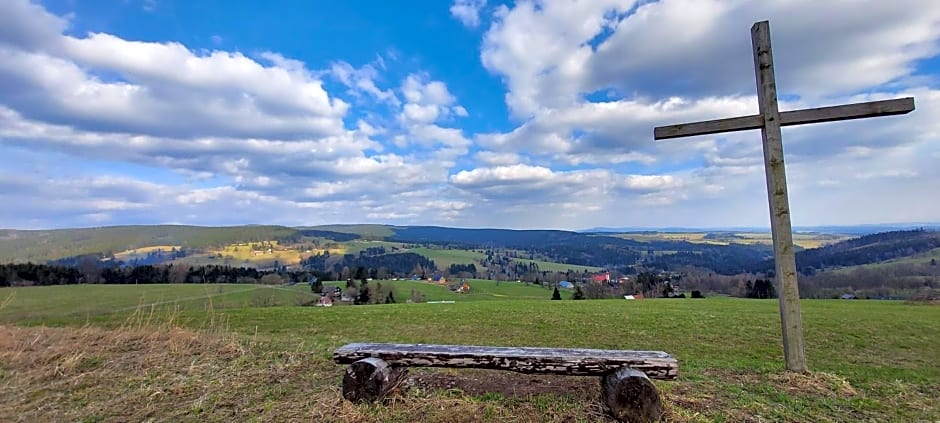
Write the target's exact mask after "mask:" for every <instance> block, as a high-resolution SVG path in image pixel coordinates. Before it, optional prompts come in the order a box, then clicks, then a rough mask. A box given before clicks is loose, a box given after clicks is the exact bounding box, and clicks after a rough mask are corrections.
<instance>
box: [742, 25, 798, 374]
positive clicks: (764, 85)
mask: <svg viewBox="0 0 940 423" xmlns="http://www.w3.org/2000/svg"><path fill="white" fill-rule="evenodd" d="M751 43H752V44H753V47H754V73H755V74H756V77H757V99H758V103H759V110H760V115H761V117H762V118H763V120H764V122H763V126H762V127H761V136H762V138H763V147H764V171H765V172H766V175H767V198H768V199H769V202H770V231H771V234H772V236H773V243H774V266H775V269H774V271H775V276H776V279H777V281H778V283H777V289H778V290H779V294H778V295H779V296H780V322H781V326H782V328H783V355H784V360H785V361H786V365H787V370H791V371H795V372H805V371H807V366H806V355H805V352H804V341H803V319H802V317H801V315H800V292H799V286H798V284H797V279H796V256H795V253H794V251H793V232H792V227H791V223H790V204H789V199H788V198H787V174H786V168H785V166H784V160H783V136H782V135H781V133H780V111H779V110H778V108H777V84H776V81H775V80H774V59H773V54H772V52H771V46H770V24H769V23H768V22H767V21H763V22H758V23H755V24H754V26H752V27H751Z"/></svg>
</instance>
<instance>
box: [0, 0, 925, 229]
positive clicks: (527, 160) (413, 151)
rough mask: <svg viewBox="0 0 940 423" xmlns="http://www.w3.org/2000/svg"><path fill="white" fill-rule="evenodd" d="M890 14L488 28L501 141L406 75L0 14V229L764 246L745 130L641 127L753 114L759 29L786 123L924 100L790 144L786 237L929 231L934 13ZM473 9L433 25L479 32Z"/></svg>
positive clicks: (572, 12)
mask: <svg viewBox="0 0 940 423" xmlns="http://www.w3.org/2000/svg"><path fill="white" fill-rule="evenodd" d="M900 1H901V2H900V3H898V2H894V3H892V2H876V1H869V2H865V1H863V2H856V3H852V2H844V3H843V2H829V3H825V4H820V3H818V2H811V1H809V0H794V1H785V2H784V1H779V2H778V1H774V2H756V1H735V2H724V1H712V0H703V1H694V2H693V1H688V0H663V1H660V2H645V1H643V2H636V1H629V0H624V1H616V0H602V1H593V2H564V1H560V2H559V1H549V0H521V1H519V2H517V3H515V4H514V5H512V6H511V7H510V6H495V7H493V8H492V9H494V10H493V11H494V14H493V16H492V17H493V19H492V25H490V26H488V28H487V31H486V34H485V36H484V38H483V40H482V47H481V52H480V60H481V62H482V64H483V66H485V67H486V68H487V70H489V71H490V72H491V73H492V74H493V75H494V77H495V78H501V80H502V81H503V82H504V83H505V87H506V92H505V102H506V104H507V105H508V106H509V112H510V114H511V117H512V118H514V119H515V121H514V122H513V123H512V125H513V126H512V127H510V128H509V129H508V130H505V131H493V130H488V131H489V132H487V133H474V131H473V130H471V129H470V128H493V127H497V128H498V127H499V123H498V122H496V123H492V124H491V123H490V122H481V120H482V119H492V118H493V114H492V109H488V108H486V107H485V106H484V105H485V104H486V103H485V102H481V101H479V100H480V98H473V99H467V98H461V99H460V101H458V98H457V96H456V95H454V93H453V92H460V93H464V92H469V91H467V90H466V88H467V87H462V86H458V85H454V84H458V83H461V80H453V79H448V78H450V77H452V75H446V74H443V75H434V77H432V76H431V74H429V73H426V72H422V71H420V70H417V69H415V68H414V67H413V66H414V65H413V63H414V62H413V61H410V59H409V55H411V54H412V52H407V51H401V52H399V51H396V50H391V49H390V50H389V51H387V52H384V53H383V54H382V55H380V56H376V58H375V59H374V60H373V61H372V62H369V63H366V64H359V65H358V67H357V66H353V65H352V64H350V63H348V62H346V61H343V60H340V59H341V58H337V59H336V60H333V61H331V62H329V63H330V64H329V65H328V68H327V69H323V70H319V69H310V68H308V64H306V63H304V62H302V61H300V60H297V59H295V58H288V57H285V56H283V55H281V54H279V53H277V52H273V51H266V52H260V53H255V52H252V53H251V54H247V53H246V54H243V53H241V52H237V51H222V50H215V51H203V50H195V49H192V48H190V47H187V46H185V45H183V44H181V43H179V42H173V41H160V42H153V41H147V42H144V41H134V40H129V39H125V38H122V37H120V36H118V35H116V34H104V33H98V32H91V33H88V34H75V33H73V32H67V31H68V30H69V26H70V19H73V18H65V17H59V16H55V15H53V14H51V13H49V12H47V11H46V10H44V9H43V8H42V7H41V6H38V5H34V4H32V3H29V2H27V1H24V0H10V1H7V2H0V155H3V156H4V159H5V163H4V168H3V169H2V170H0V202H3V203H15V204H18V205H20V206H21V207H19V208H17V210H21V209H29V210H30V211H31V212H30V213H29V215H24V214H23V213H14V210H12V209H11V210H6V211H2V210H0V226H12V227H50V226H74V225H91V224H94V225H98V224H110V223H157V222H184V223H197V224H212V225H218V224H235V223H249V222H250V223H279V224H295V225H309V224H317V223H335V222H349V223H353V222H378V223H397V224H435V223H437V224H441V223H452V224H455V225H459V226H477V225H479V226H494V225H497V226H507V227H528V228H531V227H554V228H559V227H560V228H584V227H594V226H632V225H661V226H675V225H682V226H696V225H703V226H714V225H726V226H747V225H766V223H767V221H768V218H767V205H766V188H765V186H764V171H763V164H762V161H763V158H762V152H761V143H760V137H759V134H758V133H757V132H756V131H751V132H743V133H732V134H720V135H712V136H704V137H697V138H693V139H684V140H668V141H662V142H654V141H653V140H652V128H653V127H654V126H657V125H664V124H670V123H681V122H688V121H697V120H705V119H714V118H722V117H731V116H738V115H746V114H753V113H756V111H757V107H756V99H755V96H754V82H753V69H752V66H753V65H752V63H751V56H750V55H751V53H750V40H749V36H748V35H749V34H748V31H747V30H748V26H749V25H750V23H751V22H753V21H754V20H757V19H759V18H761V19H762V18H764V17H769V18H770V19H771V24H772V29H773V36H774V52H775V59H776V66H777V75H778V83H779V86H780V89H781V92H782V93H783V94H785V97H784V100H786V101H783V102H782V103H781V109H782V110H789V109H794V108H804V107H815V106H821V105H829V104H839V103H846V102H859V101H869V100H877V99H884V98H894V97H899V96H905V95H913V96H914V97H916V102H917V110H916V111H915V112H914V113H912V114H910V115H906V116H903V117H890V118H879V119H869V120H862V121H852V122H841V123H829V124H821V125H810V126H805V127H788V128H786V129H785V130H784V149H785V152H786V157H787V171H788V180H789V183H790V194H791V204H792V205H793V211H792V212H793V216H794V223H795V224H801V225H805V224H831V223H859V222H866V221H867V222H884V221H903V220H919V221H925V220H937V219H938V217H937V214H936V210H940V203H938V201H940V197H937V196H931V195H929V194H930V193H933V192H940V185H938V184H940V182H938V181H940V173H938V172H940V167H938V166H936V161H937V159H938V158H940V147H938V144H937V142H936V141H937V139H938V138H940V121H938V120H937V119H935V117H936V116H938V115H940V91H938V90H937V89H936V82H937V79H936V74H935V71H927V72H926V73H924V72H923V71H922V70H918V69H920V68H919V66H921V63H920V62H919V61H921V60H924V59H926V58H930V57H932V56H935V55H936V54H937V51H938V40H940V6H937V5H935V4H934V3H933V2H929V1H926V0H923V1H916V0H900ZM484 6H485V3H484V2H482V1H458V2H456V3H454V8H457V9H458V11H456V12H455V11H453V9H452V14H454V16H455V18H457V19H460V20H461V21H462V22H464V23H465V24H466V25H468V26H474V25H480V13H481V10H482V9H484ZM460 7H465V9H460ZM489 11H490V10H487V13H488V12H489ZM758 14H759V15H760V16H758ZM832 16H839V17H840V18H839V19H837V20H835V21H834V20H832V19H831V17H832ZM465 18H466V19H465ZM485 21H490V19H489V15H487V19H485ZM742 22H743V24H742ZM742 25H743V26H742ZM675 28H682V30H681V31H677V30H676V29H675ZM226 44H232V43H228V42H227V43H226ZM216 45H218V43H217V44H216ZM370 54H371V53H370ZM931 72H933V73H931ZM390 75H395V76H390ZM398 75H405V77H404V78H403V79H398V78H400V77H399V76H398ZM833 75H836V76H833ZM321 78H325V79H321ZM390 78H394V82H392V83H391V84H390V83H388V82H387V81H389V80H390ZM399 82H400V83H399ZM458 87H459V89H458ZM452 90H453V92H452ZM462 95H463V94H462ZM471 100H472V102H471ZM460 102H466V103H467V104H471V105H473V110H472V111H473V116H472V117H471V116H470V113H469V112H468V111H467V109H466V108H465V107H464V106H462V105H461V104H459V103H460ZM497 118H498V117H497ZM497 120H498V119H497ZM114 164H118V166H115V167H111V166H112V165H114ZM109 169H110V170H109ZM120 169H131V170H126V171H119V170H120ZM935 197H937V198H935Z"/></svg>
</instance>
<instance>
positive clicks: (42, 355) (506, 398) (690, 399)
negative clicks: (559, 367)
mask: <svg viewBox="0 0 940 423" xmlns="http://www.w3.org/2000/svg"><path fill="white" fill-rule="evenodd" d="M397 282H404V283H403V284H402V285H400V287H401V288H402V289H405V290H409V289H419V288H420V289H427V290H429V291H428V292H436V293H439V294H440V295H441V297H440V298H442V299H443V298H445V296H446V295H453V296H454V297H453V298H455V301H456V302H455V303H454V304H389V305H371V306H344V307H332V308H317V307H299V306H296V305H292V304H291V301H292V300H293V299H294V298H296V296H298V295H304V294H307V295H309V293H308V291H309V288H308V287H307V286H293V287H276V288H271V287H258V286H253V285H221V286H216V285H189V286H182V285H138V286H65V287H48V288H14V289H9V288H5V289H0V303H2V306H0V321H2V322H4V324H5V325H4V326H0V363H2V364H0V366H2V367H0V369H2V373H0V380H2V381H3V383H2V384H0V394H2V395H0V398H3V399H0V410H2V411H0V420H15V419H16V418H25V419H27V420H30V419H32V420H47V421H48V420H85V421H108V420H146V419H157V420H186V421H205V420H209V421H223V420H231V419H236V420H278V421H283V420H292V419H300V420H316V421H507V420H509V421H598V420H601V421H603V419H604V417H603V416H602V415H601V411H600V408H599V406H598V404H597V403H598V401H597V395H598V387H597V381H596V380H595V379H593V378H578V377H552V376H524V375H518V374H514V373H508V372H492V371H482V370H480V371H472V370H453V369H440V370H429V369H415V370H413V371H412V376H413V378H414V386H413V387H412V389H411V390H410V391H409V392H407V393H405V394H404V395H403V396H402V397H399V398H396V399H394V400H392V401H391V402H389V403H388V404H386V405H352V404H349V403H347V402H344V401H340V396H339V383H340V380H341V376H342V371H343V369H342V367H340V366H337V365H334V364H333V363H332V362H331V360H330V354H331V352H332V350H333V349H334V348H336V347H338V346H340V345H343V344H345V343H348V342H361V341H375V342H406V343H407V342H423V343H457V344H478V345H525V346H558V347H586V348H614V349H653V350H663V351H667V352H669V353H672V354H673V355H674V356H676V357H677V358H678V360H679V362H680V376H679V380H678V381H675V382H656V384H657V386H658V387H659V389H660V390H661V392H663V396H664V402H665V406H666V411H667V415H666V418H667V420H668V421H681V422H686V421H694V422H705V421H755V422H756V421H860V420H863V421H869V420H871V421H934V420H937V419H940V409H938V403H940V401H938V397H937V392H940V362H938V361H937V360H936V355H937V352H938V351H940V307H938V306H936V305H928V304H916V305H911V304H904V303H901V302H894V301H835V300H804V302H803V316H804V326H805V331H806V338H807V356H808V358H809V363H810V367H811V369H812V371H813V372H812V373H809V374H805V375H803V374H791V373H787V372H784V371H783V370H782V362H783V357H782V352H781V348H780V336H779V333H780V328H779V315H778V309H777V303H776V301H775V300H743V299H730V298H708V299H705V300H692V299H675V300H663V299H656V300H642V301H625V300H589V301H571V300H568V298H569V295H568V294H563V297H564V298H565V300H564V301H549V300H547V299H548V298H549V296H550V293H551V291H550V290H547V289H545V288H540V287H537V286H525V285H522V284H515V283H507V282H503V283H500V284H499V285H498V286H497V285H496V283H495V282H490V284H491V285H490V284H487V283H484V282H486V281H472V282H471V285H472V286H473V287H474V288H473V289H475V290H477V292H474V291H471V292H472V293H471V294H469V295H463V294H454V293H450V292H449V291H447V290H446V288H443V287H440V286H435V285H430V284H427V283H423V282H411V281H394V282H388V283H397ZM373 283H374V282H373ZM384 283H386V282H384V281H383V284H384ZM220 287H221V290H222V291H223V292H221V293H219V292H217V291H214V290H218V289H220ZM242 290H244V291H242ZM264 290H268V291H264ZM305 290H306V291H307V292H305ZM258 291H261V292H282V293H283V298H282V299H281V303H279V304H280V305H275V306H271V305H270V304H269V305H268V306H264V305H257V304H256V305H252V304H251V298H252V295H255V294H254V293H255V292H258ZM541 293H544V294H545V295H544V296H542V298H544V299H534V298H537V297H539V295H537V294H541ZM501 295H505V297H501ZM200 296H201V298H193V297H200ZM524 296H530V298H532V299H519V297H524ZM239 298H241V300H238V299H239ZM403 298H406V297H403ZM428 299H430V295H429V298H428ZM240 301H241V302H240ZM157 302H160V304H159V305H153V306H148V305H147V304H148V303H150V304H152V303H157ZM210 303H211V304H212V305H211V306H210ZM89 304H95V306H94V307H92V306H90V305H89ZM138 305H139V307H138ZM151 310H155V311H151ZM42 325H46V326H54V327H51V328H46V327H40V326H42ZM104 381H110V382H108V383H103V382H104ZM43 404H46V406H44V407H43V406H40V405H43Z"/></svg>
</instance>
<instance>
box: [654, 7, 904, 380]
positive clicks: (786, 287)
mask: <svg viewBox="0 0 940 423" xmlns="http://www.w3.org/2000/svg"><path fill="white" fill-rule="evenodd" d="M751 42H752V44H753V46H754V73H755V76H756V77H757V99H758V102H759V109H760V114H757V115H749V116H738V117H732V118H724V119H715V120H706V121H701V122H690V123H681V124H678V125H667V126H658V127H656V128H654V129H653V138H654V139H657V140H664V139H670V138H681V137H691V136H696V135H708V134H718V133H722V132H734V131H747V130H751V129H760V130H761V136H762V139H763V147H764V171H765V172H766V176H767V199H768V201H769V204H770V230H771V233H772V234H773V242H774V270H775V271H776V274H775V276H776V277H775V279H776V280H777V288H778V291H780V292H779V295H778V296H779V300H780V320H781V323H782V328H783V355H784V358H785V360H786V365H787V370H791V371H795V372H805V371H806V370H807V366H806V355H805V353H804V341H803V320H802V318H801V317H800V292H799V287H798V286H797V281H796V257H795V253H794V250H793V232H792V228H791V224H790V204H789V200H788V199H787V174H786V170H785V168H784V165H783V139H782V138H783V137H782V135H781V134H780V127H781V126H791V125H805V124H810V123H822V122H837V121H842V120H851V119H862V118H870V117H878V116H894V115H903V114H905V113H910V112H912V111H913V110H914V98H913V97H904V98H897V99H894V100H880V101H869V102H865V103H854V104H843V105H838V106H826V107H816V108H812V109H801V110H790V111H787V112H780V110H778V108H777V83H776V81H774V59H773V54H772V52H771V50H770V24H769V23H768V22H767V21H763V22H758V23H755V24H754V26H752V27H751Z"/></svg>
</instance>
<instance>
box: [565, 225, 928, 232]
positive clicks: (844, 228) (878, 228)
mask: <svg viewBox="0 0 940 423" xmlns="http://www.w3.org/2000/svg"><path fill="white" fill-rule="evenodd" d="M919 228H924V229H928V230H940V222H928V223H872V224H861V225H820V226H794V227H793V231H794V232H808V233H827V234H843V235H869V234H875V233H879V232H892V231H905V230H912V229H919ZM577 232H581V233H637V232H649V233H655V232H662V233H670V232H691V233H703V232H756V233H770V228H769V227H758V226H728V227H710V228H703V227H681V226H665V227H653V228H650V227H637V226H624V227H619V228H617V227H596V228H589V229H583V230H579V231H577Z"/></svg>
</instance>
